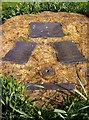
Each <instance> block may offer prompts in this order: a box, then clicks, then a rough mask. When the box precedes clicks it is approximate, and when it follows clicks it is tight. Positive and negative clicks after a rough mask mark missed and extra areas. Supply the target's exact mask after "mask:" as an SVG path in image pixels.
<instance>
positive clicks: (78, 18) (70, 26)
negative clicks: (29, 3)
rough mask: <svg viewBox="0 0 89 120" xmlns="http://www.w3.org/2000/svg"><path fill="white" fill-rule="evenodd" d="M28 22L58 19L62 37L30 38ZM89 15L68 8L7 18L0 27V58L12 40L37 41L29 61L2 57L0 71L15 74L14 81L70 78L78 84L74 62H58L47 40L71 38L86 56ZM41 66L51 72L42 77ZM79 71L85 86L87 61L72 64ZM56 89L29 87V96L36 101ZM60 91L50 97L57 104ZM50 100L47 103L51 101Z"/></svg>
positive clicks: (62, 79)
mask: <svg viewBox="0 0 89 120" xmlns="http://www.w3.org/2000/svg"><path fill="white" fill-rule="evenodd" d="M31 22H61V23H62V29H63V33H64V37H60V38H30V37H29V32H30V31H29V24H30V23H31ZM88 26H89V18H88V17H86V16H84V15H81V14H77V13H68V12H57V13H56V12H49V11H45V12H42V13H38V14H29V15H18V16H15V17H12V18H10V19H7V20H6V21H5V23H4V24H3V25H2V26H1V27H2V31H3V34H2V53H1V55H0V58H2V57H4V56H5V54H6V53H7V52H8V51H9V50H10V49H11V48H12V47H13V45H14V44H15V42H16V41H18V40H25V41H34V42H37V43H38V44H37V46H36V47H35V49H34V51H33V52H32V55H31V57H30V59H29V61H28V62H27V63H26V64H25V65H18V64H15V63H13V62H9V61H8V62H6V61H3V62H1V63H2V69H1V71H0V73H1V74H2V75H7V76H15V77H16V78H17V79H18V83H27V82H31V83H35V82H58V83H61V82H70V83H75V84H77V85H78V84H79V82H78V77H77V75H76V68H75V64H72V65H71V64H67V65H65V64H61V63H60V62H58V61H57V57H56V54H55V50H54V49H53V47H52V46H51V45H50V44H48V43H50V42H56V41H57V42H58V41H64V40H72V41H74V42H75V43H76V45H77V47H78V49H79V50H80V52H81V53H82V54H83V55H84V56H85V58H86V59H88V57H89V56H88V55H89V54H88V38H89V32H88ZM45 67H50V68H53V69H54V71H55V72H54V74H53V75H49V76H45V77H43V76H42V75H41V74H40V72H41V70H42V69H44V68H45ZM76 67H77V69H78V72H79V75H80V77H81V79H82V82H83V84H84V85H85V86H87V85H88V84H89V79H88V78H89V77H87V76H86V74H85V71H86V69H87V67H89V64H88V63H78V64H76ZM55 92H56V91H55V90H54V91H52V90H48V91H42V90H38V91H29V92H28V93H29V94H30V97H32V98H36V99H37V100H39V101H47V100H48V99H49V98H50V96H51V95H52V94H54V93H55ZM62 99H63V98H62V94H61V93H58V92H57V94H56V95H55V97H54V99H53V101H55V102H56V103H57V104H59V103H60V102H61V101H62ZM53 101H52V102H51V104H52V103H53Z"/></svg>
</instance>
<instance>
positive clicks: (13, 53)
mask: <svg viewBox="0 0 89 120" xmlns="http://www.w3.org/2000/svg"><path fill="white" fill-rule="evenodd" d="M36 44H37V43H35V42H26V41H17V42H16V44H15V46H14V47H13V48H12V49H11V50H10V51H9V52H8V53H7V54H6V55H5V57H4V58H2V60H4V61H12V62H14V63H17V64H25V63H26V62H28V60H29V57H30V56H31V54H32V51H33V49H34V48H35V46H36Z"/></svg>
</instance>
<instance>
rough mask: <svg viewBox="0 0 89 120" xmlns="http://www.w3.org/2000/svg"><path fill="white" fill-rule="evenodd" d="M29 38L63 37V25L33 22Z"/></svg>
mask: <svg viewBox="0 0 89 120" xmlns="http://www.w3.org/2000/svg"><path fill="white" fill-rule="evenodd" d="M29 37H31V38H38V37H43V38H44V37H63V31H62V25H61V23H59V22H31V23H30V34H29Z"/></svg>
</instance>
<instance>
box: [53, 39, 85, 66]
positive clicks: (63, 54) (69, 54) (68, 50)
mask: <svg viewBox="0 0 89 120" xmlns="http://www.w3.org/2000/svg"><path fill="white" fill-rule="evenodd" d="M53 46H54V48H55V50H56V54H57V58H58V61H59V62H61V63H64V64H75V63H78V62H87V60H86V59H85V57H84V56H83V55H82V54H81V53H80V51H79V50H78V48H77V46H76V44H75V43H74V42H73V41H62V42H54V43H53Z"/></svg>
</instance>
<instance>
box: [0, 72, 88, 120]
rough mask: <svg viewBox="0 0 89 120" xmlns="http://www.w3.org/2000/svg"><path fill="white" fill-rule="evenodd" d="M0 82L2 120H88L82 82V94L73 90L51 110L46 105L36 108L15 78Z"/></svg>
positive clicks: (2, 78) (86, 102)
mask: <svg viewBox="0 0 89 120" xmlns="http://www.w3.org/2000/svg"><path fill="white" fill-rule="evenodd" d="M76 72H77V71H76ZM77 75H78V72H77ZM78 78H79V75H78ZM79 79H80V78H79ZM0 80H1V81H2V99H1V102H2V120H15V119H18V120H77V119H78V120H89V96H88V95H87V94H86V93H87V92H85V88H84V87H83V84H82V82H81V87H82V89H83V91H84V93H83V92H82V93H81V92H77V93H76V90H75V91H73V93H72V95H71V96H67V97H65V98H64V101H63V103H62V104H61V105H58V106H57V107H56V108H54V109H52V108H50V107H49V104H48V103H46V104H44V105H43V106H41V107H38V106H37V105H36V102H37V101H36V100H34V99H33V100H32V99H30V97H28V96H27V95H26V94H25V92H24V91H25V90H26V88H25V86H24V85H21V84H17V80H16V79H15V78H13V77H1V78H0ZM80 93H81V94H80ZM84 97H85V98H86V99H85V98H84Z"/></svg>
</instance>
